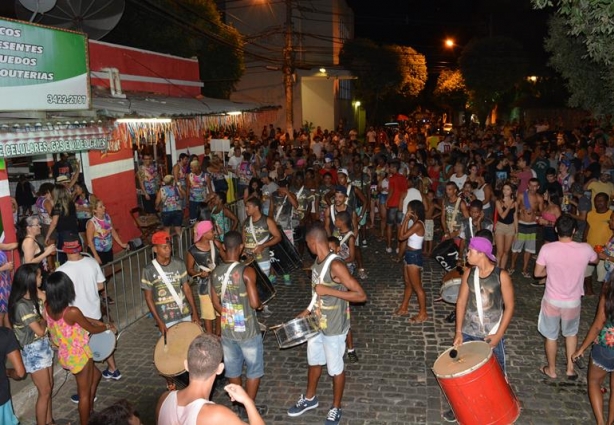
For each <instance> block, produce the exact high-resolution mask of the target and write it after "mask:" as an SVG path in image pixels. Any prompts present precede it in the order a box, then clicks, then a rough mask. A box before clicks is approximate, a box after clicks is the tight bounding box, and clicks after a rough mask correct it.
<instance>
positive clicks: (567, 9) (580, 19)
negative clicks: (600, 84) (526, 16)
mask: <svg viewBox="0 0 614 425" xmlns="http://www.w3.org/2000/svg"><path fill="white" fill-rule="evenodd" d="M532 2H533V6H534V7H535V8H536V9H543V8H545V7H555V8H556V11H557V14H558V15H559V16H561V17H562V18H563V19H564V22H565V24H566V26H567V30H568V34H569V35H570V36H573V37H579V38H580V39H581V40H582V43H583V44H584V45H585V47H586V52H587V54H588V56H589V57H590V58H591V59H593V60H594V61H595V62H597V63H602V64H604V65H612V63H613V62H614V31H613V30H612V28H613V25H614V8H613V7H612V2H611V1H604V0H532Z"/></svg>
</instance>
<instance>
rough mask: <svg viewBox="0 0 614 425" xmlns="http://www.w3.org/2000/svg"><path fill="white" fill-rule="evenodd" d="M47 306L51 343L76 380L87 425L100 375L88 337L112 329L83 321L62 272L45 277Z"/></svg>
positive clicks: (72, 286)
mask: <svg viewBox="0 0 614 425" xmlns="http://www.w3.org/2000/svg"><path fill="white" fill-rule="evenodd" d="M46 290H47V303H46V306H45V311H46V316H47V324H48V328H49V335H50V337H51V342H53V343H54V344H55V345H57V346H58V348H59V350H58V360H59V362H60V365H62V367H63V368H64V369H67V370H69V371H70V372H71V373H72V374H73V375H75V379H76V380H77V392H78V394H79V418H80V422H81V425H87V422H88V420H89V416H90V412H91V411H92V408H93V405H94V397H95V396H96V389H97V388H98V383H99V382H100V377H101V376H102V375H101V373H100V370H98V368H97V367H95V366H94V361H93V360H92V351H91V350H90V347H89V345H88V343H89V334H88V333H90V334H96V333H101V332H104V331H106V330H108V329H113V330H114V331H115V328H114V327H113V326H110V325H108V324H104V323H102V322H100V321H98V320H92V319H86V318H85V316H83V313H81V310H79V309H78V308H77V307H71V306H70V303H72V302H73V301H74V300H75V288H74V284H73V282H72V280H71V279H70V278H69V277H68V276H67V275H66V274H64V273H63V272H55V273H52V274H51V275H49V277H48V278H47V287H46Z"/></svg>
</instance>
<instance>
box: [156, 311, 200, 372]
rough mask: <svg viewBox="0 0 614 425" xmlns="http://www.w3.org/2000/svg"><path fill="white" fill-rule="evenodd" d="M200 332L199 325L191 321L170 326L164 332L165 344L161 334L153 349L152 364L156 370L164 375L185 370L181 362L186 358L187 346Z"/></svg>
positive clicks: (188, 346)
mask: <svg viewBox="0 0 614 425" xmlns="http://www.w3.org/2000/svg"><path fill="white" fill-rule="evenodd" d="M201 333H203V331H202V329H201V328H200V326H198V325H197V324H195V323H191V322H181V323H178V324H176V325H174V326H171V327H170V328H169V329H168V332H167V334H166V345H164V335H163V336H161V337H160V339H159V340H158V343H157V344H156V349H155V350H154V364H155V365H156V369H158V372H160V374H161V375H164V376H177V375H179V374H181V373H183V372H185V369H184V365H183V362H184V361H185V360H187V358H188V348H190V344H191V343H192V341H194V339H195V338H196V337H197V336H198V335H200V334H201Z"/></svg>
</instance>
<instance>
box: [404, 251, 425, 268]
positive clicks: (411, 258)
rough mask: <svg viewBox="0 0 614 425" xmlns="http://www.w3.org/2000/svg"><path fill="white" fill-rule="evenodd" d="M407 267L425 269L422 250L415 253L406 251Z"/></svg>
mask: <svg viewBox="0 0 614 425" xmlns="http://www.w3.org/2000/svg"><path fill="white" fill-rule="evenodd" d="M405 265H406V266H416V267H420V268H422V267H424V261H423V260H422V250H421V249H417V250H415V251H412V250H409V249H408V250H406V251H405Z"/></svg>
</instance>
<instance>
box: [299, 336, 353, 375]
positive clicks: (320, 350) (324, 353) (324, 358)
mask: <svg viewBox="0 0 614 425" xmlns="http://www.w3.org/2000/svg"><path fill="white" fill-rule="evenodd" d="M346 336H347V332H344V333H343V334H341V335H330V336H326V335H324V334H323V333H322V332H319V333H318V334H317V335H316V336H314V337H313V338H311V339H310V340H308V341H307V363H308V364H309V366H324V365H326V370H327V371H328V374H329V375H330V376H337V375H340V374H341V373H343V368H344V366H345V365H344V363H343V355H344V354H345V337H346Z"/></svg>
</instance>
